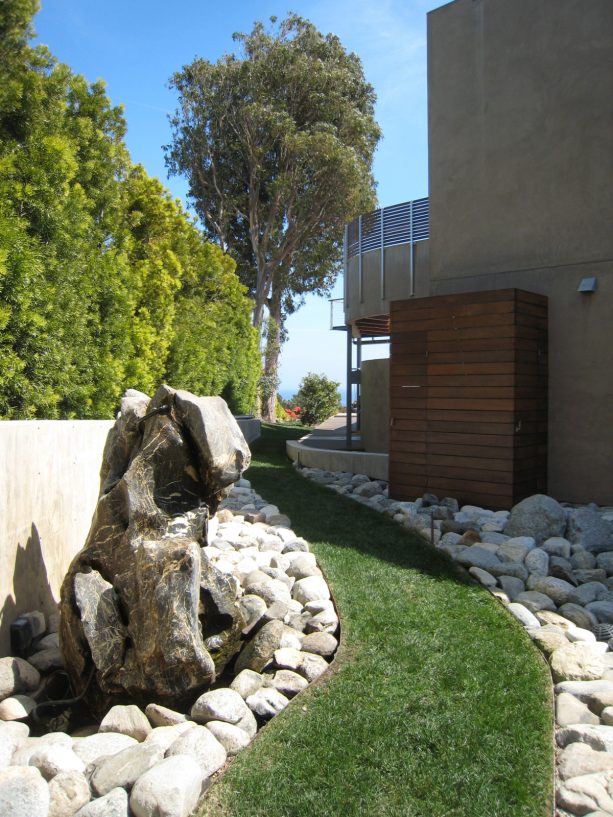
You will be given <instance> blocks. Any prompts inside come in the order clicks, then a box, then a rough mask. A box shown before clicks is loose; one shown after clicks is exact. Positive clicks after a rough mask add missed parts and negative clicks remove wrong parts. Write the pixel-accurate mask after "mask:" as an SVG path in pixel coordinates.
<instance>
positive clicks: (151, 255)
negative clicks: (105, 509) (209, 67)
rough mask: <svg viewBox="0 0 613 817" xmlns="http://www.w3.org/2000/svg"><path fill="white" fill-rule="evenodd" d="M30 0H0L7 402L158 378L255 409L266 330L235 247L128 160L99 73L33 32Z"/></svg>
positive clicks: (1, 398) (58, 401) (22, 405)
mask: <svg viewBox="0 0 613 817" xmlns="http://www.w3.org/2000/svg"><path fill="white" fill-rule="evenodd" d="M35 10H36V3H35V2H33V0H4V2H3V3H2V4H0V57H2V62H1V68H0V416H2V417H4V418H31V417H108V416H111V415H112V413H113V412H114V411H115V409H116V408H117V405H118V401H119V397H120V395H121V393H122V392H123V391H124V390H125V389H126V388H127V387H134V388H138V389H141V390H143V391H147V392H150V391H152V390H153V389H155V387H156V385H157V384H158V383H159V382H160V381H161V380H162V379H168V380H169V381H170V382H172V384H173V385H174V386H177V387H184V386H186V387H191V388H192V389H193V390H194V391H197V392H200V393H209V394H217V393H220V392H221V391H223V390H224V389H226V390H227V391H228V392H229V393H230V394H231V395H233V399H234V402H235V404H236V405H237V406H239V408H240V410H245V407H246V406H247V404H249V403H250V401H251V403H253V400H254V387H253V383H252V382H251V381H252V380H253V379H254V378H256V377H257V371H258V355H257V349H256V348H255V345H256V344H257V341H256V339H255V337H254V335H255V333H254V332H253V331H252V330H250V327H249V317H250V309H251V302H250V300H249V299H248V298H247V297H246V294H245V292H246V291H245V288H244V287H242V286H241V285H240V283H239V282H238V279H237V277H236V275H235V273H234V263H233V262H232V261H231V260H230V259H227V258H223V257H222V256H221V253H220V252H219V251H218V249H217V248H215V247H213V246H211V245H210V244H209V243H208V242H206V241H205V240H204V239H203V238H202V235H201V233H200V232H199V231H198V230H197V228H196V227H195V226H194V224H193V223H192V221H191V220H190V219H189V218H188V217H187V215H186V214H185V212H184V211H183V209H182V208H181V206H180V204H179V203H178V202H176V201H174V200H173V199H172V198H171V196H170V195H169V194H168V193H167V191H165V190H164V188H163V187H162V185H161V184H160V182H159V181H157V180H156V179H152V178H149V177H148V176H147V174H146V173H145V171H144V170H143V168H142V167H138V166H137V167H134V166H132V164H131V162H130V158H129V155H128V152H127V150H126V147H125V144H124V133H125V122H124V119H123V115H122V111H121V109H120V108H118V107H115V106H113V105H112V104H111V103H110V101H109V100H108V98H107V96H106V93H105V89H104V84H103V83H101V82H96V83H94V84H92V85H89V84H88V83H87V81H86V80H85V79H84V78H83V77H81V76H78V75H75V74H73V73H72V72H71V71H70V69H69V68H68V67H67V66H65V65H61V64H59V63H57V62H56V61H55V60H54V59H53V57H52V56H51V55H50V54H49V52H48V51H47V50H46V49H45V48H44V47H36V48H32V47H30V46H29V45H28V39H29V37H30V36H31V33H32V32H31V17H32V14H33V13H34V11H35ZM188 314H189V315H191V320H190V322H189V323H188V324H186V320H185V317H186V315H188ZM212 322H213V323H214V322H216V331H215V332H214V331H213V330H212V329H211V326H212ZM204 326H207V327H208V329H207V331H203V330H202V327H204ZM187 331H191V332H194V333H195V334H199V342H198V343H192V341H191V339H190V338H188V337H187V336H186V332H187ZM205 337H206V338H208V339H209V340H210V344H209V346H208V347H207V346H206V344H205V343H204V342H203V339H204V338H205ZM213 337H214V342H215V349H214V350H213ZM190 343H192V347H191V358H190V357H189V356H188V354H187V352H186V350H187V349H188V348H189V344H190ZM254 350H255V351H254ZM177 361H180V365H178V364H177ZM250 368H251V370H253V371H254V372H255V374H253V373H247V372H246V370H247V369H250ZM250 378H251V380H250ZM251 407H252V406H251V405H249V408H251Z"/></svg>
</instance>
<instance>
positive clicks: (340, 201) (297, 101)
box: [167, 14, 380, 417]
mask: <svg viewBox="0 0 613 817" xmlns="http://www.w3.org/2000/svg"><path fill="white" fill-rule="evenodd" d="M274 22H275V21H274V19H273V23H274ZM234 39H235V41H236V42H237V43H238V45H239V53H238V54H232V55H227V56H224V57H222V58H221V59H220V60H218V61H217V62H216V63H211V62H208V61H206V60H203V59H196V60H194V62H193V63H192V64H191V65H188V66H185V67H184V68H183V70H182V71H180V72H178V73H176V74H175V75H174V77H173V78H172V85H173V86H174V87H175V88H176V89H177V91H178V93H179V98H180V99H179V108H178V110H177V113H176V115H175V117H174V119H173V143H172V145H170V146H169V147H168V149H167V157H168V164H169V167H170V169H171V171H172V172H175V173H182V174H184V175H186V176H187V179H188V181H189V190H190V196H191V198H192V200H193V202H194V205H195V207H196V210H197V212H198V214H199V216H200V218H201V220H202V223H203V224H204V227H205V229H206V231H207V234H208V236H209V237H210V238H212V239H214V240H215V241H217V242H218V243H219V244H220V246H221V247H222V248H223V249H224V250H225V249H228V250H229V251H230V252H231V254H232V255H233V257H234V258H235V259H236V261H237V264H238V270H239V274H240V276H241V279H242V280H243V281H244V282H245V283H246V284H247V285H248V286H249V288H250V291H251V293H252V294H253V296H254V298H255V304H256V307H255V311H254V324H255V325H256V326H257V327H258V328H260V327H261V326H262V322H263V318H264V309H265V307H266V308H267V309H268V313H269V315H270V322H269V325H268V329H267V333H266V335H267V342H266V361H265V378H266V379H265V381H264V382H265V383H267V388H266V389H265V390H264V391H265V396H266V397H267V398H268V399H267V403H268V409H269V411H268V412H267V413H268V415H269V416H271V417H274V402H275V396H276V385H277V381H276V374H277V364H278V357H279V350H280V345H281V341H282V339H283V325H284V321H285V317H286V316H287V315H288V314H289V313H291V312H293V311H294V310H295V309H296V308H297V307H298V306H299V305H300V304H301V302H302V299H303V296H304V294H305V293H307V292H316V293H320V294H323V293H326V292H327V291H328V290H329V287H330V286H331V284H332V283H333V282H334V279H335V277H336V275H337V273H338V271H339V267H340V262H341V256H342V233H343V226H344V224H345V223H346V222H348V221H350V220H351V219H352V218H354V217H355V216H356V215H357V214H358V213H360V212H363V211H366V210H370V209H372V207H373V206H374V202H375V196H374V182H373V178H372V174H371V164H372V158H373V154H374V150H375V148H376V145H377V142H378V139H379V137H380V131H379V128H378V126H377V124H376V122H375V120H374V102H375V95H374V91H373V89H372V87H371V86H370V85H369V84H368V83H367V82H366V81H365V79H364V75H363V71H362V66H361V63H360V60H359V58H358V57H357V56H356V55H355V54H350V53H347V52H346V51H345V49H344V48H343V46H342V44H341V42H340V41H339V39H338V38H337V37H336V36H334V35H331V34H328V35H326V36H324V35H322V34H321V33H320V32H319V31H317V29H316V28H315V26H313V25H312V24H311V23H309V22H308V21H306V20H304V19H302V18H301V17H298V16H297V15H295V14H290V15H288V16H287V17H286V19H285V20H283V21H282V22H281V23H280V24H279V25H278V27H277V28H276V30H273V31H272V32H269V31H267V30H266V29H265V27H264V26H263V24H262V23H256V24H255V26H254V28H253V30H252V32H251V33H250V34H236V35H234ZM265 415H266V412H265Z"/></svg>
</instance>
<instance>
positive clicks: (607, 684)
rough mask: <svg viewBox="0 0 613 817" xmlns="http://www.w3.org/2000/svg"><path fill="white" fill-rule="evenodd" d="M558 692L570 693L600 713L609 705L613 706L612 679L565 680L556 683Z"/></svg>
mask: <svg viewBox="0 0 613 817" xmlns="http://www.w3.org/2000/svg"><path fill="white" fill-rule="evenodd" d="M555 692H556V694H561V693H563V692H565V693H570V694H571V695H574V696H575V698H578V699H579V700H580V701H583V702H584V703H586V704H587V705H588V706H589V708H590V709H591V710H592V711H593V712H595V713H596V714H597V715H600V713H601V712H602V710H603V709H605V707H607V706H613V682H612V681H599V680H596V681H563V682H562V683H560V684H556V687H555Z"/></svg>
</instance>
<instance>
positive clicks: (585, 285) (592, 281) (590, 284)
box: [577, 275, 597, 295]
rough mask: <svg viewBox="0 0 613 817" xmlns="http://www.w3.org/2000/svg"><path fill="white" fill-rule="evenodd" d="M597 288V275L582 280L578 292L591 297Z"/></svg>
mask: <svg viewBox="0 0 613 817" xmlns="http://www.w3.org/2000/svg"><path fill="white" fill-rule="evenodd" d="M596 287H597V280H596V276H595V275H591V276H590V277H588V278H582V279H581V282H580V283H579V286H578V287H577V292H583V294H584V295H589V294H590V293H592V292H596Z"/></svg>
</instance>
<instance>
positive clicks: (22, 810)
mask: <svg viewBox="0 0 613 817" xmlns="http://www.w3.org/2000/svg"><path fill="white" fill-rule="evenodd" d="M0 814H1V815H3V817H4V815H6V817H48V814H49V787H48V786H47V783H46V782H45V781H44V780H43V777H42V775H41V773H40V772H39V771H38V769H35V768H34V766H9V767H8V768H6V769H0Z"/></svg>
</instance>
